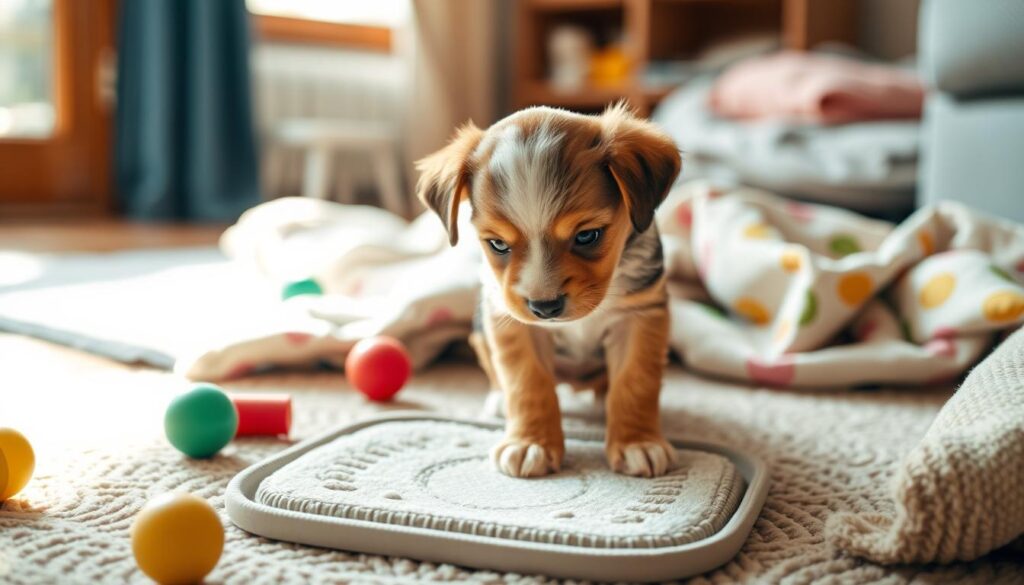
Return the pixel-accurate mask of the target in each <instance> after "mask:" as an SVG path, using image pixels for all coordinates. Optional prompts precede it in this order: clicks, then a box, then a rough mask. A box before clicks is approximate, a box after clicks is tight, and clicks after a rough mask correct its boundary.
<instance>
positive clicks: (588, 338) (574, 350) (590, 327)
mask: <svg viewBox="0 0 1024 585" xmlns="http://www.w3.org/2000/svg"><path fill="white" fill-rule="evenodd" d="M609 325H610V316H609V315H607V314H596V315H594V314H591V315H588V316H587V317H584V318H583V319H579V320H577V321H573V322H571V323H566V324H564V325H558V326H554V327H545V328H544V329H545V330H546V331H547V333H548V335H549V336H550V338H551V343H552V349H553V354H554V360H553V366H554V371H555V375H556V376H557V377H558V378H559V379H561V380H563V381H583V380H588V379H590V378H593V377H595V376H597V375H599V374H601V373H602V372H603V371H604V370H605V367H606V362H605V354H604V347H605V345H604V343H605V339H606V336H607V335H609V334H610V331H611V330H610V328H609Z"/></svg>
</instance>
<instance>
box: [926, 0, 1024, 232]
mask: <svg viewBox="0 0 1024 585" xmlns="http://www.w3.org/2000/svg"><path fill="white" fill-rule="evenodd" d="M1022 4H1024V3H1022ZM925 121H926V124H925V129H924V133H925V134H924V144H925V148H924V153H923V157H922V174H921V188H920V189H919V191H918V194H919V203H920V204H922V205H924V204H927V203H934V202H937V201H941V200H953V201H960V202H962V203H966V204H968V205H971V206H972V207H975V208H976V209H979V210H982V211H986V212H988V213H991V214H995V215H999V216H1001V217H1004V218H1008V219H1013V220H1017V221H1024V164H1021V160H1022V159H1021V153H1024V97H1018V98H1011V97H1001V98H994V99H986V100H958V99H956V98H954V97H952V96H949V95H943V94H938V95H933V96H931V97H930V98H929V99H928V102H927V104H926V106H925Z"/></svg>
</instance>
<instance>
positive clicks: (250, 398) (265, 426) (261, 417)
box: [229, 393, 292, 437]
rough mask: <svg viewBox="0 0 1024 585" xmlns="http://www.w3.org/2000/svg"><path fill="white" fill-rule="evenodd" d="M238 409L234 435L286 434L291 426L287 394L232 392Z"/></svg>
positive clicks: (290, 412)
mask: <svg viewBox="0 0 1024 585" xmlns="http://www.w3.org/2000/svg"><path fill="white" fill-rule="evenodd" d="M229 396H230V397H231V402H233V403H234V404H235V408H236V409H238V431H237V432H236V433H235V436H236V437H242V436H247V435H249V436H252V435H264V436H266V435H270V436H277V435H287V434H288V431H289V430H290V429H291V426H292V397H291V395H289V394H263V393H238V394H235V393H232V394H230V395H229Z"/></svg>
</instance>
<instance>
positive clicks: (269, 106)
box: [252, 43, 407, 204]
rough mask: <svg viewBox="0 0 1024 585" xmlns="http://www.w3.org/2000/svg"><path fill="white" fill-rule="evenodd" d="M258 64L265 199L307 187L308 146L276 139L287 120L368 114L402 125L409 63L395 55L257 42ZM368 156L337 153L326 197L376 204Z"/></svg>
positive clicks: (256, 78) (366, 117)
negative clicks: (279, 128) (278, 130)
mask: <svg viewBox="0 0 1024 585" xmlns="http://www.w3.org/2000/svg"><path fill="white" fill-rule="evenodd" d="M252 64H253V70H254V85H255V92H256V119H257V126H258V129H259V132H260V136H261V162H262V165H261V167H262V171H261V173H262V176H261V180H262V187H263V193H264V197H265V198H267V199H272V198H276V197H282V196H288V195H298V194H300V193H301V192H302V179H303V169H304V162H305V159H304V152H303V151H302V150H301V149H298V148H295V147H290V146H286V145H283V144H281V143H280V142H279V141H277V140H275V138H274V130H275V128H277V127H278V125H279V124H280V123H281V122H282V121H283V120H287V119H290V118H291V119H294V118H317V119H325V120H357V121H369V122H375V123H380V124H384V125H388V126H389V127H392V128H394V130H395V132H396V133H397V132H400V128H399V127H398V126H399V125H400V120H401V119H402V105H403V100H404V99H405V97H404V92H405V87H406V86H407V83H406V68H405V65H404V64H403V63H402V61H401V60H400V59H399V58H397V57H395V56H393V55H383V54H377V53H367V52H358V51H346V50H340V49H331V48H321V47H307V46H298V45H286V44H277V43H262V44H259V45H257V46H256V47H255V48H254V49H253V55H252ZM399 154H400V153H396V156H399ZM367 159H368V157H367V156H366V155H365V154H360V153H356V152H339V153H337V154H335V155H333V156H332V160H331V164H330V165H329V168H328V176H329V192H328V196H329V197H330V198H332V199H336V200H341V201H358V202H360V203H369V204H378V203H379V200H378V199H377V189H376V184H375V180H374V176H373V173H372V172H371V170H370V165H369V164H368V160H367ZM402 184H404V183H402ZM349 190H351V192H347V191H349Z"/></svg>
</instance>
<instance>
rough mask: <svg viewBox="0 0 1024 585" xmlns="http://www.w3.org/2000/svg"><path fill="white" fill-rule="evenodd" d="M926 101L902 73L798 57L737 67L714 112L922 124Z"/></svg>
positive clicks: (778, 56)
mask: <svg viewBox="0 0 1024 585" xmlns="http://www.w3.org/2000/svg"><path fill="white" fill-rule="evenodd" d="M923 101H924V88H923V87H922V85H921V82H920V81H918V79H917V77H915V76H914V75H913V74H912V73H909V72H907V71H904V70H902V69H898V68H896V67H888V66H884V65H869V64H867V63H861V62H859V61H854V60H852V59H846V58H843V57H835V56H826V55H820V54H810V53H799V52H795V51H786V52H781V53H775V54H773V55H767V56H764V57H754V58H752V59H747V60H745V61H741V62H740V63H737V64H736V65H733V66H732V67H730V68H729V69H727V70H726V71H725V73H723V74H722V75H721V76H720V77H719V78H718V80H717V81H716V82H715V85H714V87H713V88H712V90H711V95H710V97H709V105H710V106H711V108H712V110H713V111H714V112H715V113H716V114H718V115H720V116H724V117H727V118H737V119H743V120H751V119H764V118H783V119H790V120H799V121H807V122H818V123H822V124H841V123H845V122H857V121H861V120H878V119H892V118H919V117H920V116H921V106H922V102H923Z"/></svg>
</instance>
